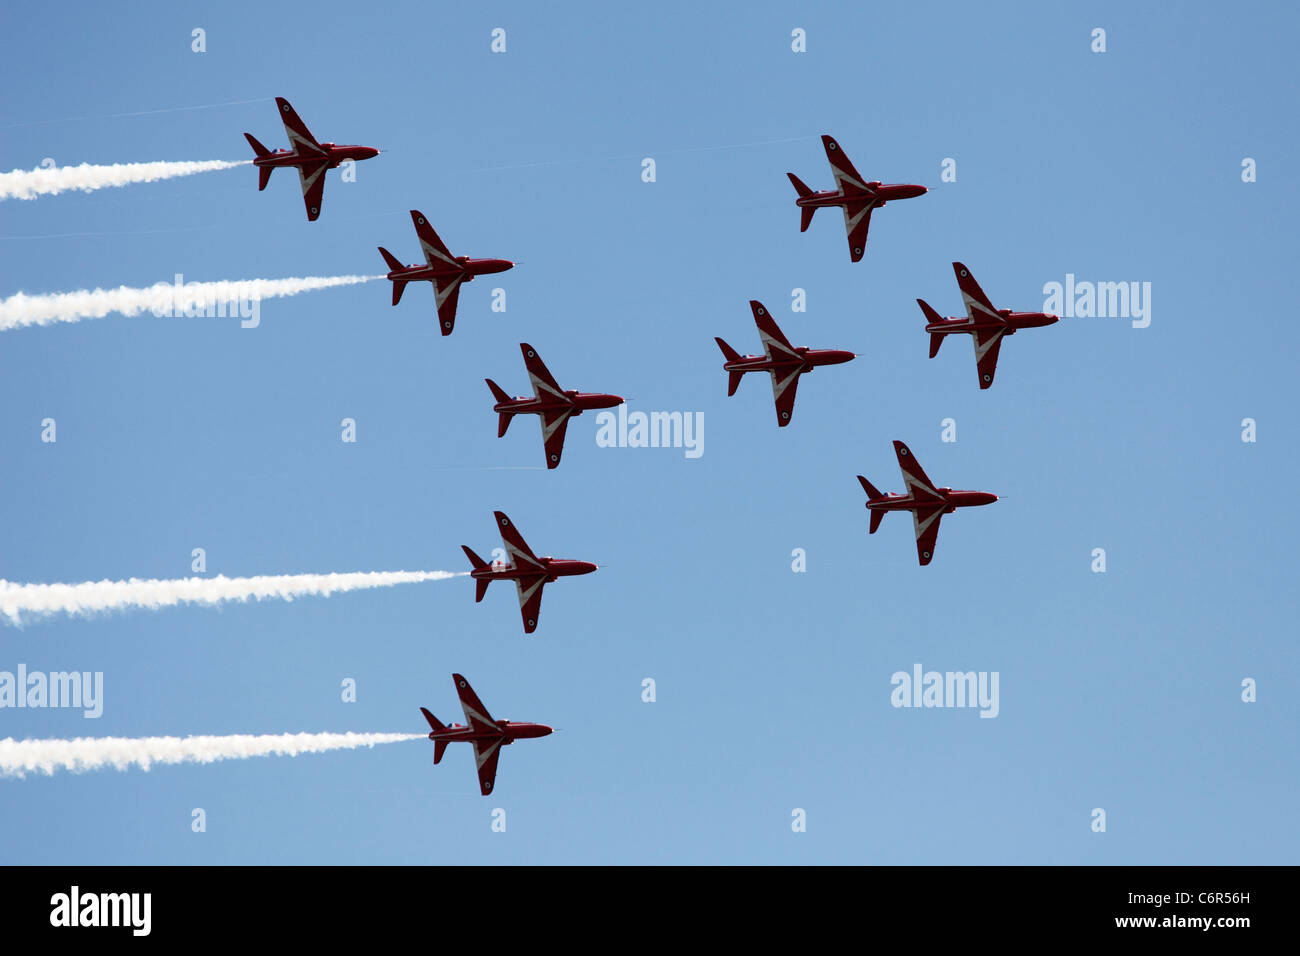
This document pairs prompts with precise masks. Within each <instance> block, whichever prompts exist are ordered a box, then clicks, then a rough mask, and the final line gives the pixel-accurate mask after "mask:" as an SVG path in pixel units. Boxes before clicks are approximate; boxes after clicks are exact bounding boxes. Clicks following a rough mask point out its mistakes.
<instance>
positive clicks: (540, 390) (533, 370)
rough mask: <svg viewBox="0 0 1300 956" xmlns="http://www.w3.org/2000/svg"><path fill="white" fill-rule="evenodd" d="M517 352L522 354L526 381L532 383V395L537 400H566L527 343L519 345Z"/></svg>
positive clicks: (548, 371) (543, 363) (562, 391)
mask: <svg viewBox="0 0 1300 956" xmlns="http://www.w3.org/2000/svg"><path fill="white" fill-rule="evenodd" d="M519 350H520V351H521V352H523V353H524V367H525V368H527V369H528V380H529V381H530V382H532V383H533V394H534V395H536V396H537V397H538V398H545V397H546V396H548V395H549V396H550V397H551V398H562V399H564V400H565V401H567V400H568V398H567V396H566V395H565V394H564V389H562V388H560V386H559V383H557V382H556V381H555V379H554V378H553V377H552V375H551V372H550V370H549V369H548V368H547V367H546V363H545V362H543V361H542V357H541V356H540V355H538V354H537V350H536V349H534V348H533V347H532V346H531V345H529V344H528V343H527V342H520V343H519Z"/></svg>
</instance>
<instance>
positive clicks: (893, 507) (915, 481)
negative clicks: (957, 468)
mask: <svg viewBox="0 0 1300 956" xmlns="http://www.w3.org/2000/svg"><path fill="white" fill-rule="evenodd" d="M894 453H895V454H896V455H898V467H899V468H901V469H902V470H903V484H904V485H906V487H907V493H906V494H902V495H896V494H893V493H892V492H891V493H890V494H887V495H882V494H881V493H880V492H879V491H877V490H876V489H875V487H874V486H873V485H872V484H871V482H869V481H867V479H865V478H863V477H862V476H861V475H858V481H859V482H861V483H862V489H863V491H865V492H866V493H867V509H868V510H869V511H870V512H871V528H870V533H871V534H875V533H876V529H877V528H879V527H880V522H881V521H883V520H884V518H885V512H886V511H910V512H912V523H913V524H914V525H915V526H916V554H917V557H919V558H920V559H921V564H922V565H927V564H929V563H930V559H931V558H933V557H934V542H935V540H936V539H937V538H938V537H939V519H940V518H942V517H943V516H944V515H945V514H951V513H952V512H954V511H956V510H957V509H958V508H971V507H974V506H976V505H991V504H992V503H993V502H995V501H997V500H998V496H997V495H994V494H990V493H989V492H987V491H953V490H952V489H951V488H937V487H935V484H934V482H932V481H931V480H930V479H929V478H928V477H927V476H926V474H925V472H924V471H923V470H922V468H921V466H920V465H918V464H917V463H916V459H915V458H914V457H912V453H911V451H909V450H908V448H907V446H906V445H904V444H903V443H902V442H901V441H896V442H894Z"/></svg>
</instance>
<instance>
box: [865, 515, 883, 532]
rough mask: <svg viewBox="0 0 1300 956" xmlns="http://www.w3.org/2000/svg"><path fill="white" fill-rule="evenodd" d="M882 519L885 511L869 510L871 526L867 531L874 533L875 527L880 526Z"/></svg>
mask: <svg viewBox="0 0 1300 956" xmlns="http://www.w3.org/2000/svg"><path fill="white" fill-rule="evenodd" d="M884 520H885V513H884V512H883V511H873V512H871V527H870V528H868V529H867V533H868V534H875V533H876V529H877V528H879V527H880V522H882V521H884Z"/></svg>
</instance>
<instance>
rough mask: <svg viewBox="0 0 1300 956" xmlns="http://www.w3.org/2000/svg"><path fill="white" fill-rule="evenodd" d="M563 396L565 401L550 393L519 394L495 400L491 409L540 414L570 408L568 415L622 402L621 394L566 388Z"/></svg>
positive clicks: (610, 406)
mask: <svg viewBox="0 0 1300 956" xmlns="http://www.w3.org/2000/svg"><path fill="white" fill-rule="evenodd" d="M564 396H565V399H567V401H565V400H561V399H559V398H558V397H556V396H553V395H550V394H547V395H546V397H545V398H540V397H536V396H529V395H521V396H518V397H516V398H512V399H510V401H508V402H497V403H496V404H495V405H493V406H492V411H494V412H501V413H504V414H506V415H542V414H545V413H546V412H549V411H557V410H560V409H565V408H569V409H572V412H570V415H574V416H576V415H581V414H582V413H583V412H585V411H587V410H589V409H596V408H614V407H615V406H617V405H622V404H623V398H622V397H621V396H619V395H605V394H602V393H600V392H579V391H576V390H566V391H565V393H564Z"/></svg>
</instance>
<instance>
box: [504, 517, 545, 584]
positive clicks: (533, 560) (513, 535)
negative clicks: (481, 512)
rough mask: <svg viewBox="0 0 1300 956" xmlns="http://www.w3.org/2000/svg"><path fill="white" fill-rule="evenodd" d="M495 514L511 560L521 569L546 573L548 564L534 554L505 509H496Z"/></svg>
mask: <svg viewBox="0 0 1300 956" xmlns="http://www.w3.org/2000/svg"><path fill="white" fill-rule="evenodd" d="M493 514H494V515H495V516H496V519H497V530H499V531H500V532H501V543H502V544H504V545H505V546H506V553H507V554H509V555H510V561H511V563H513V564H514V566H515V567H517V568H519V569H520V570H523V571H527V570H530V569H535V570H537V571H539V572H541V573H542V574H545V573H546V566H545V565H544V564H542V562H541V561H540V560H539V559H538V557H537V555H535V554H533V551H532V548H530V547H528V543H527V542H526V541H524V536H523V535H521V534H520V533H519V531H518V530H517V529H516V528H515V526H514V525H513V524H512V523H511V521H510V519H509V518H507V517H506V515H505V512H504V511H494V512H493Z"/></svg>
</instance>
